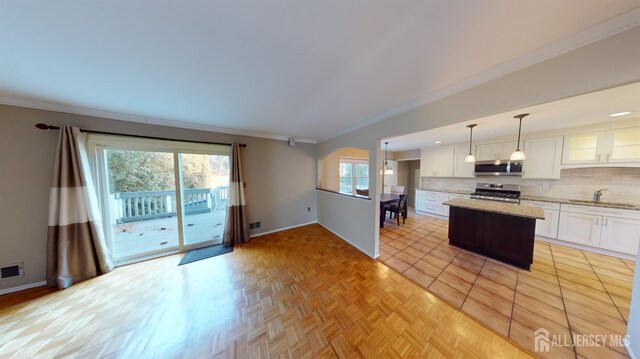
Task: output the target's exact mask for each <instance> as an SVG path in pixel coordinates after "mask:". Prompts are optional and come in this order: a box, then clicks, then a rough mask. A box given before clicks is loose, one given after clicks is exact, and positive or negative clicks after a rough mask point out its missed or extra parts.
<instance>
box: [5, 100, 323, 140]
mask: <svg viewBox="0 0 640 359" xmlns="http://www.w3.org/2000/svg"><path fill="white" fill-rule="evenodd" d="M0 105H9V106H16V107H26V108H34V109H38V110H45V111H54V112H64V113H70V114H74V115H83V116H93V117H101V118H107V119H110V120H118V121H128V122H136V123H144V124H148V125H157V126H166V127H177V128H184V129H189V130H198V131H207V132H217V133H225V134H229V135H238V136H248V137H257V138H265V139H269V140H277V141H288V140H289V136H285V135H276V134H272V133H267V132H261V131H246V130H238V129H232V128H226V127H217V126H210V125H203V124H197V123H191V122H184V121H175V120H166V119H160V118H154V117H147V116H140V115H131V114H126V113H121V112H113V111H105V110H98V109H93V108H88V107H81V106H74V105H66V104H61V103H54V102H47V101H37V100H27V99H21V98H14V97H9V96H0ZM295 141H296V142H299V143H311V144H316V143H317V141H316V140H312V139H307V138H298V137H295Z"/></svg>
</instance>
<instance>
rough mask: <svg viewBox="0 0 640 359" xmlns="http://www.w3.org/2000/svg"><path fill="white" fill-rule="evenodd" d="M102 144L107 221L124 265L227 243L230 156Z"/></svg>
mask: <svg viewBox="0 0 640 359" xmlns="http://www.w3.org/2000/svg"><path fill="white" fill-rule="evenodd" d="M96 141H97V144H96V145H95V153H96V164H97V165H96V166H95V167H96V169H97V170H96V171H97V176H96V178H100V179H101V180H100V181H98V182H99V183H98V185H99V187H100V192H101V199H102V207H103V217H104V219H103V220H104V221H105V231H106V235H107V239H108V242H109V247H110V249H111V251H112V254H113V256H114V258H115V259H116V261H117V262H118V263H120V264H122V263H128V262H135V261H137V260H141V259H146V258H150V257H154V256H159V255H164V254H168V253H177V252H181V251H185V250H189V249H194V248H199V247H204V246H208V245H213V244H219V243H221V242H222V235H223V232H224V227H225V223H226V212H227V211H226V209H227V193H228V181H229V154H228V152H229V151H223V150H220V147H221V146H214V148H213V150H211V151H207V148H206V146H204V145H200V146H199V147H197V146H196V147H197V150H189V149H188V146H187V149H184V150H182V149H174V150H173V151H166V150H163V149H162V146H160V145H161V144H162V143H158V144H153V143H152V145H150V144H147V146H143V145H140V144H136V145H135V146H127V144H126V143H119V142H117V141H116V143H109V141H106V140H105V143H106V145H105V144H101V143H100V138H98V140H96ZM165 142H166V141H165ZM174 146H175V145H174ZM203 146H204V147H203ZM145 147H147V148H149V149H146V148H145ZM154 147H155V148H154ZM224 149H226V146H225V147H224ZM225 152H227V153H225Z"/></svg>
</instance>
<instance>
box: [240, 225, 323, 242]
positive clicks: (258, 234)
mask: <svg viewBox="0 0 640 359" xmlns="http://www.w3.org/2000/svg"><path fill="white" fill-rule="evenodd" d="M316 223H318V221H312V222H307V223H302V224H296V225H293V226H289V227H283V228H278V229H274V230H272V231H266V232H262V233H256V234H251V235H249V238H255V237H260V236H264V235H267V234H271V233H276V232H282V231H286V230H287V229H293V228H298V227H304V226H308V225H310V224H316Z"/></svg>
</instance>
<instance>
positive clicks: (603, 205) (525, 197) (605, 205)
mask: <svg viewBox="0 0 640 359" xmlns="http://www.w3.org/2000/svg"><path fill="white" fill-rule="evenodd" d="M419 190H421V191H432V192H442V193H455V194H466V195H471V192H473V190H470V191H462V190H455V189H436V188H419ZM520 199H521V200H524V201H540V202H549V203H561V204H573V205H576V206H590V207H601V208H616V209H629V210H632V211H640V205H634V204H631V203H616V202H607V201H603V202H599V203H593V202H592V201H587V200H579V199H568V198H550V197H537V196H529V195H522V196H520Z"/></svg>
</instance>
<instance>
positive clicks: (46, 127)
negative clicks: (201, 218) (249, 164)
mask: <svg viewBox="0 0 640 359" xmlns="http://www.w3.org/2000/svg"><path fill="white" fill-rule="evenodd" d="M36 128H38V129H41V130H59V129H60V127H58V126H52V125H47V124H46V123H36ZM80 131H81V132H86V133H97V134H101V135H116V136H126V137H137V138H150V139H153V140H163V141H175V142H194V143H205V144H208V145H223V146H231V144H230V143H220V142H207V141H191V140H176V139H174V138H162V137H152V136H138V135H129V134H126V133H115V132H104V131H90V130H83V129H80ZM238 145H239V146H240V147H247V145H246V144H244V143H240V144H238Z"/></svg>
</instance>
